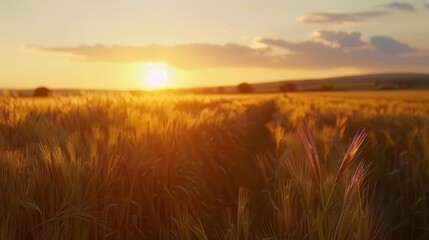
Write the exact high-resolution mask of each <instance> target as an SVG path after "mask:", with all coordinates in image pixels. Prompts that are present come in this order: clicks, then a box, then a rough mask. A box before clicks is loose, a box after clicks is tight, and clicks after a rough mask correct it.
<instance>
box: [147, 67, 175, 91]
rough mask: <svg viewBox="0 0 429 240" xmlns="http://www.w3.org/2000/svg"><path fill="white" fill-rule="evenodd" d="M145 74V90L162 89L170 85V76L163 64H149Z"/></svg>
mask: <svg viewBox="0 0 429 240" xmlns="http://www.w3.org/2000/svg"><path fill="white" fill-rule="evenodd" d="M145 72H146V74H145V75H144V78H143V84H144V87H145V88H146V89H151V90H156V89H162V88H166V87H168V86H169V85H170V84H171V79H170V74H169V72H168V71H167V69H166V66H165V64H149V65H148V66H147V69H146V71H145Z"/></svg>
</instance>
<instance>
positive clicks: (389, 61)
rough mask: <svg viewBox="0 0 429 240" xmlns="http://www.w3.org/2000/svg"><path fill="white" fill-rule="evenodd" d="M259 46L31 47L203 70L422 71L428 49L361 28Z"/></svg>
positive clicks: (95, 58)
mask: <svg viewBox="0 0 429 240" xmlns="http://www.w3.org/2000/svg"><path fill="white" fill-rule="evenodd" d="M257 41H258V43H259V44H261V46H265V48H263V49H259V48H251V47H248V46H244V45H238V44H226V45H216V44H205V43H202V44H180V45H168V46H167V45H142V46H117V45H111V46H109V45H101V44H99V45H82V46H63V47H55V46H54V47H44V46H30V48H32V49H36V50H38V51H44V52H49V53H61V54H67V55H71V56H74V58H77V59H79V60H83V61H88V62H109V63H118V64H127V63H145V62H146V63H148V62H165V63H167V64H168V65H170V66H171V67H174V68H179V69H184V70H193V69H207V68H272V69H275V68H278V69H305V70H311V69H336V68H341V67H353V68H356V69H365V70H386V69H388V70H389V69H390V70H392V69H394V70H410V71H417V70H419V71H420V70H421V71H423V70H425V69H426V68H427V66H428V65H429V54H428V52H427V51H422V50H418V49H416V48H413V47H411V46H409V45H407V44H404V43H401V42H399V41H398V40H396V39H393V38H390V37H386V36H375V37H372V38H370V39H369V41H364V40H362V36H361V34H360V33H359V32H345V31H328V30H319V31H317V34H314V35H313V37H311V38H310V39H307V40H305V41H298V42H293V41H289V40H287V39H272V38H258V39H257Z"/></svg>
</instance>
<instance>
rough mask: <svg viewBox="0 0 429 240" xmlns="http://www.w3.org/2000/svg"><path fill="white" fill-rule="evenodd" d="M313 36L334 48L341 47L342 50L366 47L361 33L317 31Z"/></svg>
mask: <svg viewBox="0 0 429 240" xmlns="http://www.w3.org/2000/svg"><path fill="white" fill-rule="evenodd" d="M313 36H314V37H315V38H317V39H320V40H321V41H323V42H326V43H328V44H330V45H332V46H339V47H342V48H353V47H361V46H364V45H366V43H365V42H364V41H363V40H362V39H361V37H362V34H361V33H359V32H346V31H329V30H319V31H316V32H315V33H314V34H313Z"/></svg>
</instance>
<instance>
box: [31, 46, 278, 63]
mask: <svg viewBox="0 0 429 240" xmlns="http://www.w3.org/2000/svg"><path fill="white" fill-rule="evenodd" d="M29 47H30V48H32V49H36V50H40V51H45V52H53V53H65V54H72V55H74V56H77V57H78V58H79V59H81V60H85V61H92V62H114V63H136V62H161V61H162V62H167V63H168V64H170V65H172V66H176V67H178V68H183V69H193V68H223V67H238V68H239V67H258V66H269V65H270V64H271V61H273V60H275V59H273V58H271V57H267V56H265V55H264V54H263V52H264V50H255V49H252V48H250V47H247V46H241V45H237V44H226V45H214V44H205V43H203V44H182V45H174V46H166V45H144V46H119V45H103V44H97V45H81V46H60V47H45V46H29Z"/></svg>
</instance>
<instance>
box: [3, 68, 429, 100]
mask: <svg viewBox="0 0 429 240" xmlns="http://www.w3.org/2000/svg"><path fill="white" fill-rule="evenodd" d="M285 84H288V85H289V86H291V85H292V86H293V88H294V89H295V90H296V91H317V90H325V91H326V90H382V89H429V74H413V73H389V74H366V75H355V76H343V77H333V78H321V79H299V80H280V81H273V82H267V83H257V84H251V86H252V88H253V90H254V91H255V92H279V89H280V87H281V86H282V85H285ZM221 88H222V92H225V93H234V92H236V91H237V87H236V86H225V87H221ZM218 89H219V88H218V87H204V88H201V87H200V88H188V89H175V90H165V91H172V92H179V93H180V92H184V93H186V92H194V93H216V92H218ZM0 91H1V89H0ZM7 91H9V92H15V93H19V94H20V95H22V96H32V95H33V91H34V89H12V90H11V89H9V90H7ZM52 91H53V94H54V95H61V96H78V95H80V94H82V92H86V93H120V92H124V91H122V90H83V89H53V90H52ZM128 92H130V93H132V94H142V93H144V91H138V90H134V91H128ZM0 95H1V92H0Z"/></svg>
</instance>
